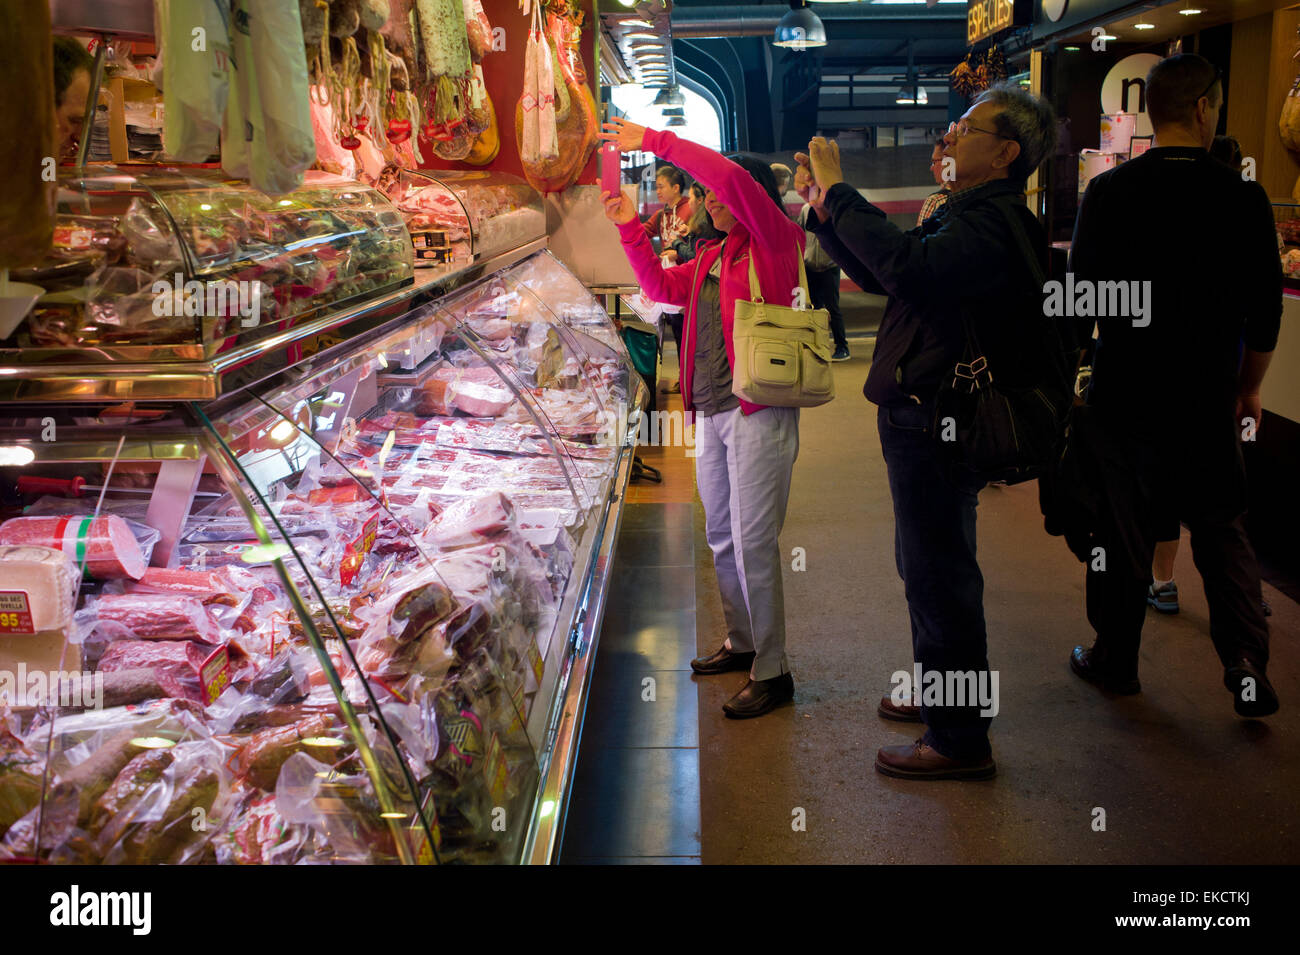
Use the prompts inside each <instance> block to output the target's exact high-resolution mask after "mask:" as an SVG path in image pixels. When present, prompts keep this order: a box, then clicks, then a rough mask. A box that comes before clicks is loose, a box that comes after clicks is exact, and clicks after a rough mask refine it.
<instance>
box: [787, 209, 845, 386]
mask: <svg viewBox="0 0 1300 955" xmlns="http://www.w3.org/2000/svg"><path fill="white" fill-rule="evenodd" d="M811 211H812V206H810V205H809V204H808V203H804V207H803V208H802V209H800V210H799V219H798V221H799V225H800V226H802V227H803V229H804V230H805V231H807V229H808V215H809V213H810V212H811ZM804 240H805V245H804V247H803V263H804V266H805V267H806V270H807V272H808V297H809V298H811V299H812V306H813V308H824V309H826V311H827V312H829V313H830V320H831V336H832V337H833V338H834V339H835V354H834V355H832V356H831V360H832V361H848V360H849V358H851V357H852V356H851V355H850V354H849V340H848V339H847V338H846V337H845V335H844V314H843V312H841V311H840V267H839V266H838V265H836V264H835V260H834V259H832V258H831V257H830V256H829V255H828V254H827V253H826V250H825V249H823V248H822V246H821V243H820V242H818V241H817V236H816V235H814V234H813V233H812V232H808V233H807V235H806V236H805V237H804Z"/></svg>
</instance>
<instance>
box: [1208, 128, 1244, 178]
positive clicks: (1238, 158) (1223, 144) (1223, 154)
mask: <svg viewBox="0 0 1300 955" xmlns="http://www.w3.org/2000/svg"><path fill="white" fill-rule="evenodd" d="M1210 158H1211V159H1217V160H1218V161H1219V162H1221V163H1223V164H1224V165H1225V166H1227V167H1228V168H1229V169H1235V170H1236V171H1237V172H1241V164H1242V155H1241V143H1239V142H1237V137H1236V136H1215V137H1214V140H1213V141H1212V142H1211V143H1210Z"/></svg>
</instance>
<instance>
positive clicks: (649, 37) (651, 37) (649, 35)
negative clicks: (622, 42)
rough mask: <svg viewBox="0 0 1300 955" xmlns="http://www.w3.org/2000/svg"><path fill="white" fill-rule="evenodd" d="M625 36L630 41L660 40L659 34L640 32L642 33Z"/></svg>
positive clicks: (626, 34)
mask: <svg viewBox="0 0 1300 955" xmlns="http://www.w3.org/2000/svg"><path fill="white" fill-rule="evenodd" d="M623 36H625V37H626V38H627V39H629V40H657V39H659V34H658V33H645V32H640V33H624V34H623Z"/></svg>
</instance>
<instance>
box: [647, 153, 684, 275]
mask: <svg viewBox="0 0 1300 955" xmlns="http://www.w3.org/2000/svg"><path fill="white" fill-rule="evenodd" d="M685 193H686V177H685V176H683V175H682V171H681V170H680V169H677V168H676V167H674V166H661V167H659V170H658V171H657V172H656V173H655V195H656V196H658V197H659V201H660V202H661V203H663V208H661V209H656V210H655V212H654V214H653V215H652V216H650V218H649V219H647V220H646V221H645V234H646V235H647V236H649V237H650V238H651V239H658V240H659V252H660V254H663V253H664V252H667V251H668V250H669V249H670V248H672V244H673V241H674V240H676V239H679V238H681V237H682V236H683V235H685V234H686V222H687V220H688V219H690V216H691V201H690V199H689V198H688V197H687V196H686V195H685Z"/></svg>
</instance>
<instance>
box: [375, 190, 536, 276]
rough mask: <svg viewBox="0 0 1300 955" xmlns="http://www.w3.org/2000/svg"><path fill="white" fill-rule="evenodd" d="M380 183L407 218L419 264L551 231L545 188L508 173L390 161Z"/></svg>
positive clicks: (459, 259)
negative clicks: (544, 202)
mask: <svg viewBox="0 0 1300 955" xmlns="http://www.w3.org/2000/svg"><path fill="white" fill-rule="evenodd" d="M376 185H377V186H378V188H379V189H381V190H383V192H384V193H385V194H387V196H388V198H389V199H391V200H392V202H393V204H394V205H396V206H397V208H398V210H399V211H400V212H401V214H402V217H403V218H404V219H405V220H406V226H407V228H408V229H409V230H410V233H411V237H412V239H413V241H414V243H415V247H416V252H415V254H416V260H417V265H440V264H445V263H464V262H472V261H474V260H476V259H482V258H484V257H486V256H490V255H494V254H496V253H498V252H500V251H502V250H503V249H512V248H515V247H517V246H520V245H523V244H524V243H526V242H529V241H532V240H533V239H536V238H538V237H539V236H542V235H545V234H546V211H545V209H544V208H543V206H542V197H541V194H540V193H538V192H537V190H536V189H534V188H533V187H532V186H530V185H528V183H526V182H525V181H524V180H522V179H520V178H519V177H517V176H511V175H509V174H508V173H502V172H487V171H474V170H453V169H447V170H425V171H423V172H415V171H412V170H409V169H402V168H400V167H398V166H389V167H388V168H387V169H385V170H384V172H383V173H382V174H381V175H380V177H379V181H378V183H377V184H376Z"/></svg>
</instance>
